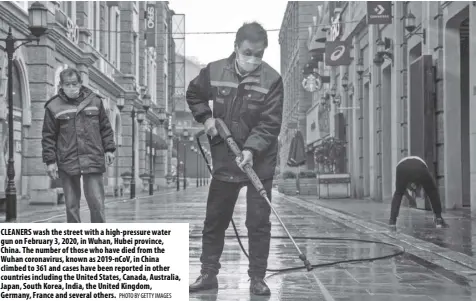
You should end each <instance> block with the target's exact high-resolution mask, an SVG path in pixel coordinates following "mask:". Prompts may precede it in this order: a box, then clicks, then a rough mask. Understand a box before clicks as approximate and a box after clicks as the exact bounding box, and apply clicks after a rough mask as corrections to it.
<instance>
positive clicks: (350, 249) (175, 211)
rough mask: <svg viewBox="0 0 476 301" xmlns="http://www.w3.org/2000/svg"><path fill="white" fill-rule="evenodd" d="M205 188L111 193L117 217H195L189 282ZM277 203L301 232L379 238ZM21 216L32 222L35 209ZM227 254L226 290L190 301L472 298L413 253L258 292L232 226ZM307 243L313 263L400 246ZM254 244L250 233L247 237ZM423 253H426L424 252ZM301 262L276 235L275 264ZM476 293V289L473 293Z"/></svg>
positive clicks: (277, 231) (271, 279)
mask: <svg viewBox="0 0 476 301" xmlns="http://www.w3.org/2000/svg"><path fill="white" fill-rule="evenodd" d="M206 196H207V189H206V188H204V187H203V188H189V189H187V190H186V191H185V192H184V191H181V192H179V193H176V192H174V191H170V192H163V193H161V194H159V195H156V196H154V197H144V198H141V199H137V200H114V201H113V200H110V201H108V202H107V204H106V215H107V221H108V222H110V223H116V222H119V223H128V222H131V223H137V222H141V223H148V222H150V223H167V222H188V223H190V235H191V237H190V282H193V281H194V279H195V278H196V277H197V276H198V273H199V270H200V262H199V256H200V253H201V231H202V226H203V219H204V216H205V205H206ZM244 196H245V189H243V190H242V192H241V194H240V199H239V200H238V203H237V207H236V210H235V214H234V218H235V223H236V225H237V227H238V229H239V232H240V234H242V235H246V227H245V219H244V217H245V211H246V203H245V199H244ZM273 203H274V204H275V206H276V207H275V208H276V210H277V211H278V212H279V213H280V215H281V218H282V220H283V221H284V223H285V224H286V225H287V226H288V229H289V231H290V232H291V233H292V234H293V235H295V236H321V237H346V238H360V239H370V240H372V239H375V238H376V237H377V236H376V234H375V233H373V232H372V231H367V232H362V231H358V230H356V229H353V228H349V227H346V226H344V225H343V224H342V223H339V222H336V221H334V220H332V219H330V218H328V217H327V216H324V214H325V213H322V214H319V213H318V212H317V213H316V211H313V210H309V209H308V208H306V207H304V206H301V205H299V204H297V203H295V202H291V201H289V200H288V199H287V198H286V197H283V196H281V195H279V194H277V193H276V194H275V197H274V198H273ZM81 214H82V220H83V221H84V222H88V221H89V211H88V209H87V207H85V208H83V211H82V212H81ZM29 218H30V219H28V218H27V217H23V218H20V219H19V222H22V221H23V222H27V221H33V220H32V219H31V215H30V216H29ZM35 220H36V221H37V222H51V223H58V222H60V223H62V222H65V217H64V213H62V214H61V213H59V212H56V213H48V214H45V213H42V214H37V215H35ZM272 223H273V226H272V235H273V236H285V235H286V234H285V232H284V231H283V229H282V228H281V227H280V225H279V223H278V221H277V219H276V218H275V217H274V216H273V217H272ZM227 235H228V236H229V237H227V239H226V245H225V249H224V252H223V256H222V260H221V263H222V269H221V271H220V274H219V275H218V279H219V290H218V291H213V290H212V291H205V292H201V293H194V294H191V295H190V299H189V300H289V301H298V300H324V301H331V300H365V301H372V300H385V301H389V300H416V301H418V300H441V301H443V300H473V299H472V298H475V297H472V289H471V287H470V286H469V285H468V284H467V282H466V279H463V278H461V277H459V276H458V275H457V274H454V273H452V272H450V271H445V270H442V269H441V268H440V267H438V266H432V265H431V264H428V263H427V262H426V261H425V260H421V259H419V258H416V257H414V256H411V255H404V256H399V257H396V258H395V257H394V258H391V259H386V260H379V261H374V262H361V263H354V264H342V265H339V266H333V267H324V268H316V269H314V270H313V271H311V272H307V271H306V270H305V269H302V270H299V271H295V272H287V273H281V274H272V273H269V274H268V275H267V279H266V281H267V283H268V285H269V286H270V288H271V291H272V295H271V296H270V297H253V296H251V295H250V293H249V281H248V275H247V269H248V260H247V258H246V256H245V255H244V254H243V253H242V252H241V250H240V248H239V245H238V243H237V240H236V238H235V237H234V232H233V229H232V227H230V228H229V229H228V230H227ZM296 242H297V244H298V245H299V247H300V248H301V250H302V251H303V252H304V253H306V254H307V257H308V259H309V260H310V261H311V263H312V264H318V263H326V262H330V261H336V260H348V259H355V258H362V257H372V256H381V255H386V254H391V253H392V252H394V251H395V249H394V248H392V247H388V246H382V245H377V244H372V243H362V242H351V241H325V240H305V239H296ZM243 243H244V245H245V248H246V249H247V240H246V239H243ZM421 256H422V257H424V256H425V254H421ZM290 266H302V262H301V261H300V260H299V258H298V253H297V252H296V249H295V248H294V246H293V245H292V243H291V241H290V240H289V239H287V238H274V239H272V242H271V251H270V258H269V267H268V268H270V269H281V268H287V267H290ZM473 294H474V296H476V294H475V293H474V292H473Z"/></svg>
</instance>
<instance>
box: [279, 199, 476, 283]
mask: <svg viewBox="0 0 476 301" xmlns="http://www.w3.org/2000/svg"><path fill="white" fill-rule="evenodd" d="M282 196H283V197H284V198H285V199H287V200H288V201H290V202H293V203H295V204H297V205H300V206H303V207H305V208H308V209H310V210H313V211H316V212H319V213H320V214H324V215H325V216H326V217H328V218H330V219H332V220H334V221H338V222H340V223H343V224H345V225H347V226H348V227H351V228H358V229H360V230H361V231H365V232H370V233H374V234H375V237H378V238H379V239H381V240H382V241H384V242H389V243H393V244H397V245H402V246H403V247H404V248H405V250H406V252H408V253H411V254H413V255H415V256H417V257H420V258H424V259H425V260H426V261H428V262H430V263H434V264H436V265H438V266H441V267H443V268H444V269H446V270H449V271H452V272H455V273H456V274H458V275H460V276H462V277H465V278H469V279H471V282H470V283H471V285H472V286H474V285H475V284H474V280H476V277H475V276H476V262H475V260H474V259H473V258H471V257H470V256H467V255H465V254H462V253H459V252H455V251H451V250H449V249H447V248H443V247H440V246H437V245H435V244H433V243H430V242H427V241H424V240H421V239H417V238H415V237H412V236H410V235H407V234H404V233H399V232H398V231H396V232H394V231H391V230H389V228H388V227H384V226H380V225H377V224H376V223H372V222H368V221H365V220H362V219H359V218H357V217H354V216H351V215H349V214H345V213H341V212H339V211H336V210H333V209H329V208H327V207H324V206H321V205H318V204H316V203H315V202H313V201H309V200H302V199H299V198H296V197H291V196H284V195H282ZM439 230H442V231H444V230H446V229H439Z"/></svg>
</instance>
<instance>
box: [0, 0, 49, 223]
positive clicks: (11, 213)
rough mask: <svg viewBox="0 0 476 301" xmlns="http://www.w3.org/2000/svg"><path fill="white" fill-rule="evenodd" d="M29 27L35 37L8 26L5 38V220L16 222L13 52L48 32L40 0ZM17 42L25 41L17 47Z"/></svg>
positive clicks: (43, 8) (31, 10)
mask: <svg viewBox="0 0 476 301" xmlns="http://www.w3.org/2000/svg"><path fill="white" fill-rule="evenodd" d="M28 15H29V18H28V19H29V25H30V26H29V29H30V32H31V34H32V35H33V36H34V37H29V38H26V39H16V38H14V37H13V35H12V28H11V27H9V28H8V34H7V37H6V38H5V39H0V41H3V42H5V51H6V53H7V57H8V87H7V89H8V166H7V177H8V182H7V187H6V189H5V195H6V204H5V207H6V208H5V211H6V212H5V221H6V222H15V221H16V219H17V189H16V187H15V159H14V151H13V147H14V146H13V144H14V136H13V135H14V128H13V54H14V53H15V50H17V49H18V48H19V47H20V46H22V45H25V44H28V43H30V42H33V41H36V42H37V43H38V44H39V43H40V37H41V36H42V35H43V34H44V33H45V32H46V29H47V21H48V20H47V17H48V9H47V8H46V7H45V6H44V5H43V4H41V3H40V2H35V3H33V4H32V5H31V6H30V8H29V9H28ZM16 42H23V43H21V44H20V45H18V46H16V47H15V43H16Z"/></svg>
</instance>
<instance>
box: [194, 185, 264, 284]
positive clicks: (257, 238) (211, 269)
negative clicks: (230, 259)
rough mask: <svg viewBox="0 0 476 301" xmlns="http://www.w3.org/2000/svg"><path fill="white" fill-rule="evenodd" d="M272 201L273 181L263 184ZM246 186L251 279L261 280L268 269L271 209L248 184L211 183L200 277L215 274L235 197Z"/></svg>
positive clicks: (217, 269) (249, 273)
mask: <svg viewBox="0 0 476 301" xmlns="http://www.w3.org/2000/svg"><path fill="white" fill-rule="evenodd" d="M262 182H263V186H264V187H265V189H266V191H267V193H268V197H269V199H270V200H271V188H272V186H273V179H269V180H265V181H262ZM245 185H247V187H248V190H247V194H246V206H247V208H246V227H247V228H248V245H249V255H250V258H249V260H250V261H249V269H248V275H249V276H250V277H253V276H256V277H261V278H264V276H265V275H266V268H267V266H268V256H269V246H270V239H271V222H270V215H271V208H270V207H269V204H268V203H267V202H266V200H265V199H264V198H263V197H262V196H261V195H259V194H258V192H257V191H256V189H255V187H254V186H253V185H252V184H251V183H230V182H223V181H220V180H217V179H215V178H213V179H212V181H211V183H210V190H209V193H208V200H207V212H206V217H205V223H204V228H203V232H202V233H203V237H202V255H201V257H200V261H201V263H202V268H201V273H202V274H204V273H209V274H214V275H216V274H218V271H219V269H220V268H221V265H220V262H219V261H220V257H221V254H222V252H223V247H224V245H225V231H226V229H227V228H228V226H229V225H230V221H231V218H232V216H233V211H234V208H235V204H236V200H237V198H238V194H239V192H240V190H241V188H242V187H243V186H245Z"/></svg>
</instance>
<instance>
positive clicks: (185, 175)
mask: <svg viewBox="0 0 476 301" xmlns="http://www.w3.org/2000/svg"><path fill="white" fill-rule="evenodd" d="M182 135H183V138H184V140H185V141H187V138H188V130H187V129H184V130H183V133H182ZM185 189H187V145H186V144H185V142H184V144H183V190H185Z"/></svg>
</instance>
